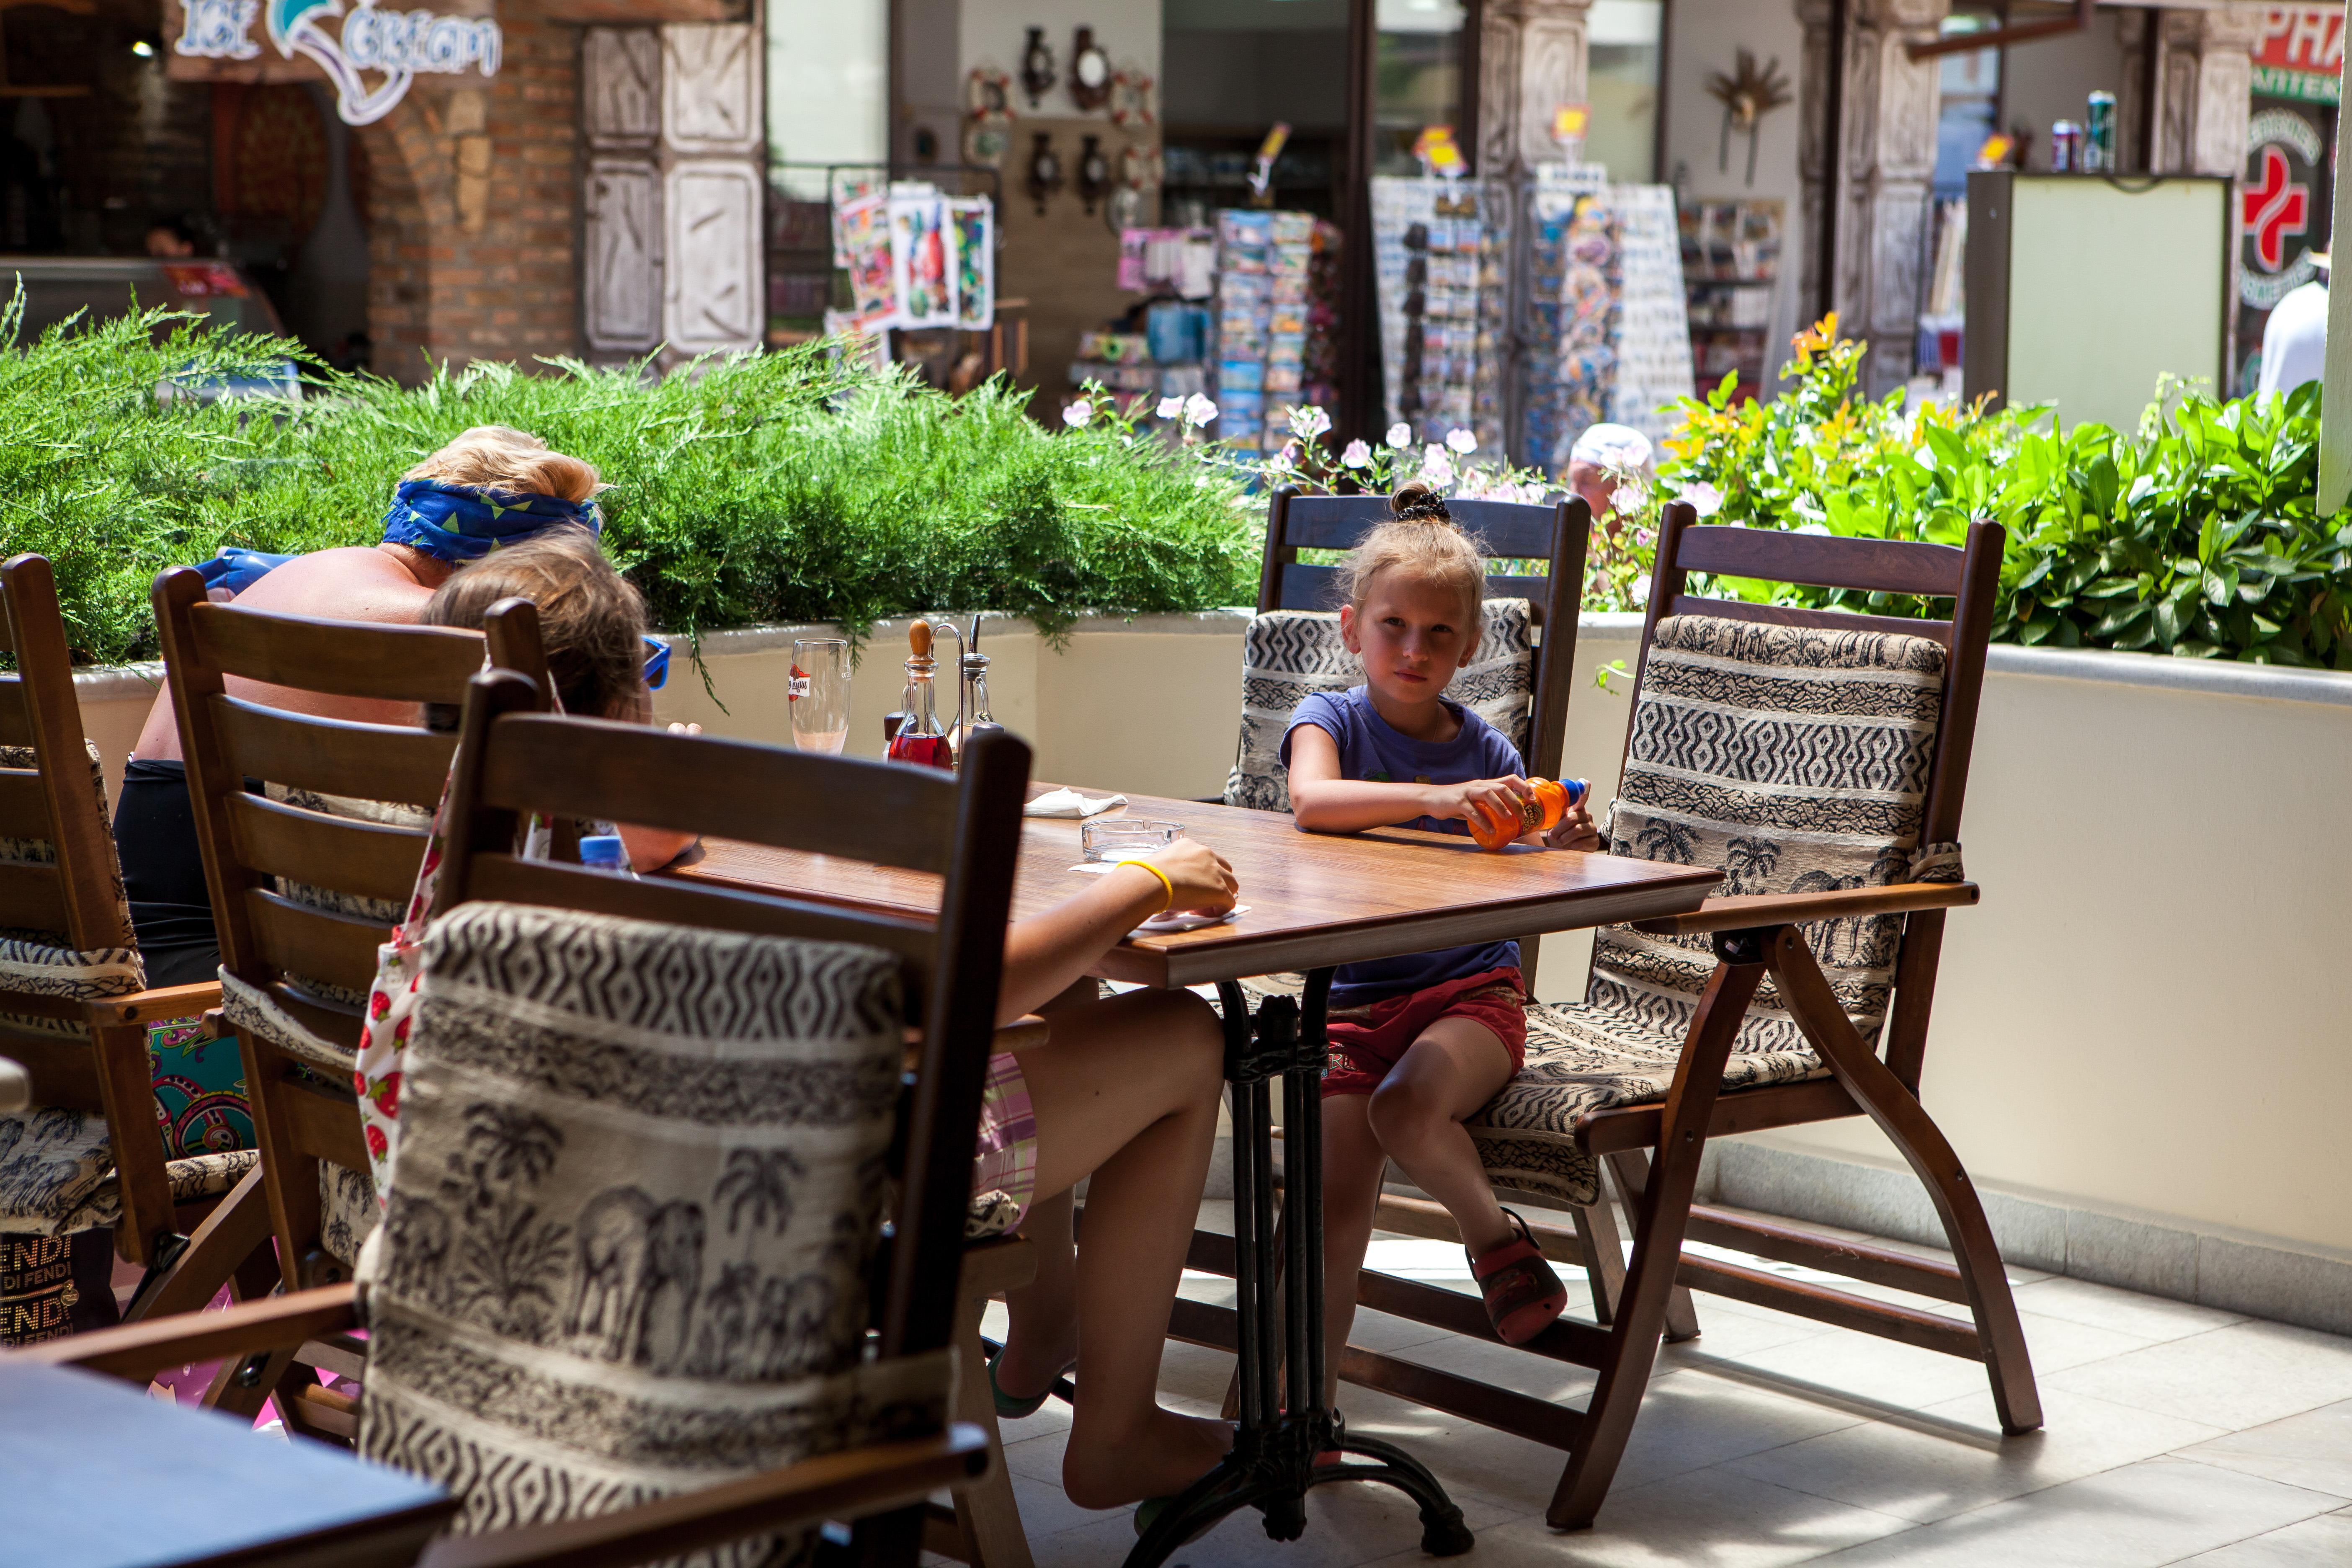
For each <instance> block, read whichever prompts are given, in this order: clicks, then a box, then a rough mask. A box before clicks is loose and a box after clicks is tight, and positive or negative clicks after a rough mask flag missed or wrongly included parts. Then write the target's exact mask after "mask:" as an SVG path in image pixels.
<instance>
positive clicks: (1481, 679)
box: [1225, 599, 1535, 811]
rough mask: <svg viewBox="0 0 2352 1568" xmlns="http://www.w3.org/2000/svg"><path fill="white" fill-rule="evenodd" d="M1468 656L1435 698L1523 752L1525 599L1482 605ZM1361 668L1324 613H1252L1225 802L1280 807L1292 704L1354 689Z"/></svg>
mask: <svg viewBox="0 0 2352 1568" xmlns="http://www.w3.org/2000/svg"><path fill="white" fill-rule="evenodd" d="M1482 628H1483V629H1482V632H1481V635H1480V637H1479V640H1478V657H1477V658H1476V659H1475V660H1474V661H1473V662H1472V663H1471V665H1470V667H1469V668H1466V669H1465V670H1463V671H1462V672H1461V673H1459V674H1457V675H1456V676H1454V680H1453V683H1452V684H1451V685H1449V686H1447V688H1446V689H1445V694H1446V695H1447V696H1448V697H1450V698H1452V699H1453V700H1454V701H1456V702H1459V703H1461V704H1462V705H1463V706H1464V707H1465V708H1468V709H1470V710H1473V711H1474V712H1475V713H1476V714H1477V715H1478V716H1479V717H1480V718H1482V719H1484V720H1486V722H1487V723H1489V724H1492V725H1493V726H1494V727H1495V728H1496V729H1497V730H1499V731H1502V732H1503V733H1504V735H1506V736H1507V737H1508V738H1509V740H1510V742H1511V744H1513V745H1514V746H1517V748H1518V749H1519V754H1520V755H1521V756H1525V755H1526V754H1527V751H1528V722H1529V713H1530V711H1531V706H1532V703H1533V701H1534V697H1535V632H1534V623H1533V621H1532V619H1531V618H1530V616H1529V613H1528V602H1527V601H1526V600H1525V599H1489V600H1487V601H1486V615H1485V617H1484V620H1483V622H1482ZM1363 679H1364V667H1363V665H1362V663H1361V662H1360V661H1359V660H1358V659H1357V658H1356V656H1355V655H1354V654H1352V653H1349V651H1348V647H1347V645H1346V644H1345V643H1343V642H1341V641H1340V640H1339V613H1338V612H1337V611H1333V610H1269V611H1267V612H1266V613H1265V614H1264V615H1261V616H1253V617H1252V618H1251V620H1250V624H1249V631H1248V633H1247V634H1246V635H1245V636H1244V639H1243V643H1242V738H1241V748H1240V751H1239V752H1238V754H1237V755H1236V756H1235V758H1234V768H1233V773H1232V774H1231V775H1230V776H1229V777H1228V778H1227V779H1226V780H1225V804H1226V805H1244V806H1248V807H1249V808H1250V809H1252V810H1254V811H1288V810H1289V809H1290V770H1289V769H1287V768H1286V767H1284V766H1283V765H1282V737H1283V735H1284V733H1285V732H1286V731H1287V730H1288V729H1289V728H1290V716H1291V714H1292V713H1294V712H1296V711H1297V708H1298V705H1299V704H1300V703H1301V702H1304V701H1306V700H1307V698H1308V697H1310V696H1312V695H1313V694H1314V693H1316V692H1318V691H1345V690H1347V689H1349V687H1351V686H1358V685H1360V684H1362V682H1363Z"/></svg>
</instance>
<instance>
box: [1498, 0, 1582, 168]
mask: <svg viewBox="0 0 2352 1568" xmlns="http://www.w3.org/2000/svg"><path fill="white" fill-rule="evenodd" d="M1591 3H1592V0H1491V3H1490V4H1488V5H1486V8H1485V11H1484V13H1483V16H1484V21H1483V23H1482V26H1481V29H1480V32H1479V35H1478V142H1477V148H1478V173H1479V174H1482V175H1492V174H1518V173H1521V172H1522V171H1524V170H1526V169H1528V168H1530V167H1532V166H1534V165H1535V164H1538V163H1558V162H1559V156H1560V149H1559V142H1557V141H1555V140H1554V139H1553V137H1552V111H1553V110H1556V109H1558V108H1559V106H1560V105H1562V104H1564V103H1583V102H1585V101H1587V100H1586V96H1585V62H1586V58H1587V57H1586V54H1585V37H1584V28H1585V13H1586V11H1587V10H1589V9H1590V8H1591Z"/></svg>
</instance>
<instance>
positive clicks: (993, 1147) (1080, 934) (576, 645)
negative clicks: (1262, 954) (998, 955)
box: [424, 533, 1235, 1508]
mask: <svg viewBox="0 0 2352 1568" xmlns="http://www.w3.org/2000/svg"><path fill="white" fill-rule="evenodd" d="M509 595H516V596H520V597H524V598H528V599H530V600H531V601H532V602H533V603H534V604H536V605H538V606H539V611H540V635H541V642H542V643H543V645H544V646H545V648H546V653H547V662H548V669H549V673H550V675H551V677H552V678H553V679H554V682H555V685H556V689H557V692H558V694H559V695H560V696H561V697H562V700H563V705H564V709H565V710H566V711H567V712H572V713H580V714H593V715H595V716H598V717H602V718H613V719H623V720H636V721H650V719H651V715H652V702H651V699H650V694H649V693H648V692H647V690H646V682H645V679H644V676H643V673H642V668H643V664H644V654H645V648H644V646H643V643H642V641H641V638H642V637H643V634H644V631H645V610H644V605H643V602H642V600H641V599H639V597H638V595H637V593H636V591H635V589H634V588H632V587H631V586H630V585H629V584H627V583H626V581H625V580H624V579H623V578H622V577H621V576H620V574H618V573H617V572H615V571H614V568H613V566H612V564H611V563H609V562H608V561H607V560H606V559H605V557H604V552H602V551H601V550H599V549H598V548H597V547H596V544H595V542H594V541H593V539H590V538H589V537H588V536H587V535H585V534H584V533H578V534H576V535H574V536H557V537H553V538H547V539H539V540H532V541H530V542H527V543H523V544H518V545H515V546H512V547H510V548H509V549H506V550H502V551H500V552H498V553H497V554H495V555H492V556H490V557H488V558H487V559H485V560H483V561H479V562H477V563H473V564H471V565H468V566H466V567H464V568H463V569H461V570H460V571H458V572H457V574H455V575H454V576H452V577H451V578H450V580H449V582H448V583H447V584H446V585H445V586H444V587H443V588H442V589H441V590H440V591H439V592H438V593H437V594H436V595H434V598H433V603H432V605H430V607H428V608H427V609H426V611H425V616H424V619H425V623H426V624H427V625H434V626H480V625H481V624H482V620H483V617H484V616H485V615H486V614H487V613H488V609H489V607H490V606H491V605H493V604H495V603H497V602H498V601H499V600H500V599H503V598H506V597H508V596H509ZM674 727H675V726H674ZM621 833H622V837H624V839H625V840H627V841H628V844H629V848H630V851H631V856H632V858H633V859H635V860H636V862H637V863H638V864H639V865H640V866H644V865H646V864H647V863H648V862H649V860H650V863H652V864H656V865H658V864H660V863H661V861H663V860H666V859H667V858H668V857H669V855H670V854H673V853H675V852H676V850H677V847H679V846H681V845H683V844H684V843H685V842H687V839H686V838H685V837H684V836H682V835H669V836H656V835H653V834H652V833H651V832H650V831H649V830H643V829H636V828H631V827H627V826H624V827H623V828H622V829H621ZM657 837H658V838H660V840H661V841H660V842H656V841H655V840H656V838H657ZM641 850H642V851H644V852H642V853H641ZM1147 859H1148V860H1149V862H1150V864H1149V866H1148V867H1147V866H1145V865H1123V866H1119V867H1118V868H1114V869H1113V870H1112V871H1111V872H1109V873H1108V875H1105V876H1101V877H1094V878H1087V879H1084V880H1085V881H1086V882H1087V887H1086V888H1085V889H1083V890H1081V891H1079V892H1076V893H1075V894H1073V895H1072V896H1071V897H1070V898H1068V899H1066V900H1063V901H1062V902H1061V903H1059V904H1057V905H1055V907H1054V908H1052V909H1050V910H1045V912H1044V913H1042V914H1038V915H1034V916H1032V917H1030V918H1029V919H1027V920H1024V921H1017V922H1015V923H1014V924H1013V926H1012V927H1011V928H1010V929H1009V930H1008V931H1006V933H1005V942H1004V973H1003V982H1002V986H1001V990H1000V994H999V1002H998V1008H997V1012H998V1017H999V1020H1000V1021H1001V1022H1004V1023H1010V1022H1012V1021H1013V1019H1015V1018H1018V1017H1020V1016H1022V1015H1024V1013H1031V1012H1037V1011H1040V1010H1045V1009H1048V1008H1050V1022H1051V1025H1052V1027H1051V1029H1050V1031H1049V1037H1048V1038H1046V1039H1045V1041H1044V1042H1043V1043H1041V1044H1038V1045H1036V1046H1034V1047H1024V1048H1022V1049H1021V1050H1020V1051H1018V1052H1009V1053H1005V1054H1003V1055H1000V1056H997V1057H995V1058H992V1059H991V1061H990V1063H989V1075H988V1082H987V1088H986V1090H985V1093H984V1100H983V1104H982V1125H981V1134H980V1140H979V1150H978V1157H977V1158H976V1159H975V1161H974V1163H973V1172H972V1191H973V1192H974V1193H975V1194H987V1193H993V1194H1001V1197H1000V1198H999V1199H998V1200H997V1206H998V1207H999V1209H1000V1210H1002V1211H1003V1215H1002V1217H1006V1218H1007V1219H1008V1220H1009V1223H1008V1224H1007V1226H1006V1228H1007V1229H1020V1230H1022V1231H1023V1232H1024V1234H1026V1235H1028V1236H1029V1237H1030V1238H1031V1239H1032V1240H1033V1241H1034V1242H1036V1243H1037V1253H1038V1267H1037V1277H1036V1279H1035V1280H1034V1282H1032V1283H1031V1284H1029V1285H1027V1286H1025V1287H1024V1288H1022V1289H1018V1290H1014V1291H1011V1292H1008V1307H1009V1309H1010V1314H1011V1320H1012V1327H1011V1330H1010V1331H1009V1332H1008V1333H1007V1335H1006V1337H1005V1348H1004V1350H1003V1352H1002V1353H1001V1354H1000V1355H999V1356H998V1357H997V1358H996V1361H995V1363H994V1364H993V1365H992V1367H991V1368H990V1378H991V1383H992V1387H993V1389H994V1391H995V1393H996V1401H997V1408H998V1410H999V1411H1000V1412H1002V1413H1003V1414H1006V1415H1027V1414H1032V1413H1034V1411H1036V1410H1037V1409H1038V1408H1039V1407H1040V1406H1042V1405H1044V1403H1045V1397H1046V1395H1045V1391H1046V1390H1047V1389H1048V1388H1050V1387H1051V1386H1052V1384H1054V1383H1055V1380H1056V1379H1057V1378H1058V1377H1059V1376H1060V1374H1061V1373H1063V1372H1064V1371H1065V1370H1066V1369H1067V1368H1069V1367H1070V1366H1071V1365H1072V1364H1073V1363H1075V1362H1076V1360H1077V1357H1078V1352H1079V1346H1080V1342H1081V1340H1083V1342H1084V1346H1085V1366H1084V1369H1083V1371H1082V1373H1081V1375H1080V1377H1079V1380H1078V1399H1077V1405H1076V1416H1075V1420H1074V1422H1073V1425H1072V1427H1071V1439H1070V1444H1069V1447H1068V1449H1067V1451H1066V1454H1065V1456H1064V1458H1063V1463H1062V1479H1063V1489H1064V1490H1065V1492H1066V1494H1067V1495H1068V1497H1069V1499H1070V1500H1071V1501H1073V1502H1075V1503H1076V1504H1078V1505H1079V1506H1080V1507H1082V1508H1115V1507H1118V1506H1120V1505H1122V1504H1126V1503H1130V1502H1134V1501H1137V1500H1140V1499H1144V1498H1150V1497H1159V1496H1163V1495H1165V1494H1168V1493H1171V1492H1176V1491H1181V1490H1182V1489H1183V1488H1184V1487H1186V1486H1187V1485H1189V1484H1190V1483H1191V1482H1192V1481H1193V1480H1194V1479H1198V1478H1199V1477H1200V1476H1201V1475H1202V1473H1204V1472H1205V1471H1207V1470H1208V1469H1209V1468H1210V1467H1212V1466H1213V1465H1214V1464H1215V1463H1216V1462H1217V1461H1218V1460H1219V1459H1220V1458H1223V1456H1224V1454H1225V1451H1226V1450H1227V1449H1228V1448H1230V1447H1232V1446H1233V1438H1234V1433H1233V1428H1232V1427H1231V1426H1228V1425H1227V1424H1225V1423H1224V1422H1222V1421H1208V1420H1201V1419H1198V1418H1195V1417H1192V1416H1188V1415H1178V1414H1177V1413H1175V1412H1173V1411H1170V1410H1164V1409H1162V1408H1160V1404H1159V1401H1158V1398H1157V1394H1156V1391H1157V1388H1158V1385H1159V1381H1160V1352H1161V1350H1162V1348H1163V1346H1164V1345H1165V1343H1166V1338H1167V1332H1168V1317H1169V1312H1170V1310H1171V1307H1172V1305H1173V1303H1174V1301H1175V1299H1176V1284H1177V1280H1178V1279H1179V1278H1180V1277H1181V1273H1182V1270H1183V1263H1184V1254H1185V1251H1186V1249H1187V1248H1188V1247H1190V1246H1191V1244H1192V1226H1193V1224H1194V1221H1195V1219H1196V1218H1197V1216H1198V1213H1199V1209H1200V1203H1201V1192H1202V1187H1203V1186H1204V1185H1205V1184H1206V1183H1207V1179H1208V1171H1209V1153H1210V1149H1211V1147H1212V1145H1213V1142H1214V1140H1215V1138H1216V1131H1217V1102H1218V1100H1219V1098H1220V1096H1221V1095H1222V1094H1223V1089H1224V1072H1223V1065H1224V1035H1223V1026H1221V1025H1220V1024H1219V1022H1218V1019H1217V1015H1216V1012H1215V1010H1214V1009H1213V1008H1212V1007H1211V1006H1210V1005H1208V1004H1207V1003H1205V1002H1203V1001H1202V1000H1201V999H1200V998H1199V997H1197V996H1194V995H1192V994H1191V993H1190V992H1185V991H1136V992H1129V993H1128V994H1123V995H1119V996H1116V997H1112V998H1110V999H1108V1000H1104V1001H1096V1000H1094V999H1093V998H1094V994H1095V991H1096V987H1095V986H1094V984H1093V983H1092V982H1090V981H1086V979H1085V977H1086V974H1087V970H1088V969H1090V968H1091V967H1092V966H1093V965H1094V964H1095V963H1097V961H1098V960H1099V959H1100V958H1101V957H1102V955H1103V954H1104V953H1105V952H1108V951H1109V950H1110V948H1111V947H1112V945H1113V944H1115V943H1116V942H1118V940H1119V939H1120V938H1121V937H1123V936H1125V935H1126V934H1127V933H1128V932H1129V931H1132V930H1133V929H1134V928H1135V927H1137V926H1139V925H1140V924H1141V923H1143V921H1146V920H1148V919H1150V917H1151V916H1153V915H1155V914H1158V913H1160V911H1161V910H1168V909H1186V910H1189V909H1205V910H1226V909H1231V908H1232V907H1233V904H1234V894H1235V882H1234V874H1233V868H1232V867H1230V866H1229V865H1227V864H1226V863H1225V861H1224V860H1223V858H1221V857H1219V856H1218V855H1216V854H1215V853H1213V851H1212V850H1210V849H1209V848H1208V847H1205V846H1203V845H1202V844H1200V843H1197V842H1195V841H1193V840H1192V839H1180V840H1178V841H1177V842H1176V843H1174V844H1171V845H1169V846H1167V847H1164V848H1162V849H1160V850H1159V851H1157V852H1156V853H1154V854H1152V855H1151V856H1149V857H1147ZM1072 880H1073V881H1076V880H1080V879H1076V878H1074V879H1072ZM1082 982H1083V984H1081V983H1082ZM1057 1004H1058V1005H1057ZM1089 1175H1091V1176H1092V1178H1093V1182H1092V1184H1091V1185H1090V1186H1089V1187H1088V1188H1087V1241H1086V1246H1085V1247H1082V1248H1078V1249H1076V1251H1075V1253H1074V1251H1073V1248H1072V1247H1071V1241H1070V1236H1071V1223H1070V1212H1071V1205H1070V1192H1071V1189H1072V1188H1073V1187H1075V1186H1076V1184H1077V1183H1078V1182H1079V1181H1080V1180H1081V1179H1084V1178H1086V1177H1087V1176H1089Z"/></svg>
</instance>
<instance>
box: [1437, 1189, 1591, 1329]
mask: <svg viewBox="0 0 2352 1568" xmlns="http://www.w3.org/2000/svg"><path fill="white" fill-rule="evenodd" d="M1503 1214H1504V1216H1505V1217H1506V1218H1507V1219H1508V1220H1509V1221H1510V1222H1511V1223H1512V1224H1513V1225H1515V1226H1518V1229H1519V1238H1518V1239H1517V1241H1507V1242H1505V1243H1504V1244H1503V1245H1502V1246H1500V1247H1496V1248H1495V1249H1494V1250H1493V1251H1491V1252H1489V1253H1487V1254H1486V1256H1485V1257H1484V1258H1471V1259H1470V1275H1471V1278H1473V1279H1475V1280H1477V1281H1478V1289H1479V1290H1480V1292H1481V1293H1482V1294H1483V1295H1484V1296H1485V1297H1486V1321H1489V1322H1491V1323H1493V1324H1494V1325H1495V1332H1496V1335H1497V1336H1499V1337H1500V1338H1501V1340H1502V1342H1504V1343H1505V1344H1507V1345H1523V1344H1525V1343H1527V1342H1528V1341H1529V1340H1531V1339H1534V1338H1535V1337H1536V1336H1537V1335H1538V1334H1539V1333H1541V1332H1543V1331H1544V1330H1546V1329H1548V1328H1549V1327H1550V1326H1551V1322H1552V1320H1553V1319H1554V1318H1557V1317H1559V1315H1560V1313H1561V1312H1563V1311H1564V1310H1567V1308H1568V1287H1567V1286H1565V1285H1563V1284H1561V1283H1560V1282H1559V1275H1557V1274H1555V1273H1553V1272H1552V1268H1551V1265H1550V1264H1549V1263H1547V1262H1545V1261H1544V1255H1543V1253H1542V1252H1541V1251H1539V1250H1538V1248H1537V1247H1536V1243H1535V1237H1532V1236H1529V1235H1528V1222H1527V1221H1525V1220H1523V1219H1521V1218H1520V1217H1519V1216H1518V1215H1516V1214H1513V1213H1512V1212H1511V1211H1510V1210H1509V1209H1505V1210H1504V1211H1503ZM1463 1253H1464V1255H1465V1256H1467V1255H1468V1253H1469V1248H1468V1247H1465V1248H1463Z"/></svg>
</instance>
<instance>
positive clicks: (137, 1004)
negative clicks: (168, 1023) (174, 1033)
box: [99, 980, 221, 1024]
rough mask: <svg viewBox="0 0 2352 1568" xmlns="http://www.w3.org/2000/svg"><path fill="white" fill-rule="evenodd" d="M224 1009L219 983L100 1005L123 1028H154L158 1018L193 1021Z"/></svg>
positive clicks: (202, 983)
mask: <svg viewBox="0 0 2352 1568" xmlns="http://www.w3.org/2000/svg"><path fill="white" fill-rule="evenodd" d="M99 1005H100V1006H101V1007H103V1008H105V1009H106V1011H107V1012H108V1013H110V1014H111V1015H112V1016H113V1021H114V1022H117V1023H122V1024H152V1023H153V1022H155V1021H156V1020H157V1019H159V1018H193V1017H195V1016H197V1015H198V1014H201V1013H209V1012H212V1011H214V1010H215V1009H216V1008H218V1007H219V1006H220V1005H221V988H220V982H219V981H217V980H199V981H197V982H196V983H195V984H194V985H166V986H163V987H162V988H160V989H158V990H153V991H141V992H137V993H135V994H131V995H129V996H110V997H108V998H107V999H106V1000H105V1001H103V1002H101V1003H100V1004H99Z"/></svg>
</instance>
